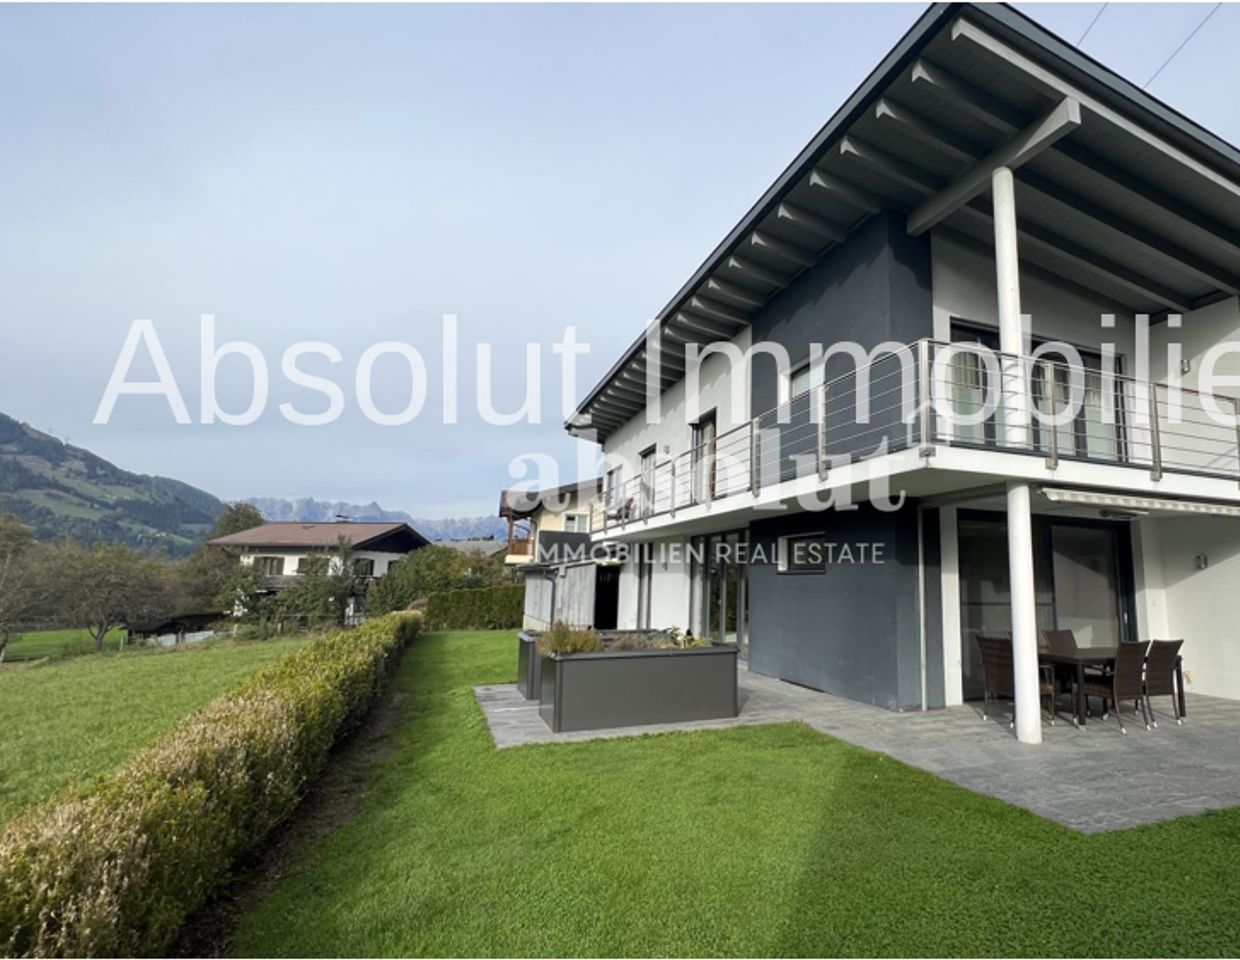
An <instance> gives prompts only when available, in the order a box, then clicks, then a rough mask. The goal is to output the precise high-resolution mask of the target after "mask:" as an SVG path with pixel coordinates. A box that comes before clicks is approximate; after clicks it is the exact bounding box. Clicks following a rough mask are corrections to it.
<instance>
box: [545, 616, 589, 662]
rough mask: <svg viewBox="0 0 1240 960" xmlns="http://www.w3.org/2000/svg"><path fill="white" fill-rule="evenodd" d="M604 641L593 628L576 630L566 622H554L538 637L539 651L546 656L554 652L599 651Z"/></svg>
mask: <svg viewBox="0 0 1240 960" xmlns="http://www.w3.org/2000/svg"><path fill="white" fill-rule="evenodd" d="M602 649H603V641H602V639H601V638H600V637H599V635H598V634H597V633H595V632H594V631H593V630H574V629H572V628H571V627H570V626H569V625H568V624H566V623H553V624H552V625H551V627H550V629H548V630H547V632H546V633H544V634H543V635H542V636H540V637H539V638H538V652H539V653H540V654H541V655H542V656H544V657H546V656H550V655H551V654H553V653H598V652H599V651H601V650H602Z"/></svg>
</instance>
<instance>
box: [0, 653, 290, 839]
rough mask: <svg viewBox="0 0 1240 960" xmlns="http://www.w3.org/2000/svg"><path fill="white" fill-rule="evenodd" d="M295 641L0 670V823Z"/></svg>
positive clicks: (81, 779) (98, 769)
mask: <svg viewBox="0 0 1240 960" xmlns="http://www.w3.org/2000/svg"><path fill="white" fill-rule="evenodd" d="M303 642H305V641H303V640H301V639H294V640H280V641H268V642H265V643H251V644H233V643H229V642H227V641H224V642H221V643H219V644H218V645H205V646H194V647H183V648H180V649H176V650H167V651H161V650H149V651H133V652H126V653H122V654H119V655H117V656H111V657H80V658H77V659H73V660H64V661H46V662H43V663H39V664H31V665H24V664H13V665H9V666H6V667H4V668H3V669H0V823H3V822H4V821H6V820H8V819H9V818H10V817H11V816H13V814H14V813H16V812H17V811H18V810H19V809H21V808H22V807H24V806H26V805H27V804H30V803H34V802H36V801H39V800H44V799H46V798H48V797H50V796H51V795H52V794H54V793H56V792H57V791H59V790H62V789H73V788H74V787H76V786H78V785H85V784H87V783H89V781H90V780H91V779H92V778H94V777H95V776H96V775H97V774H101V773H106V772H109V771H111V770H114V769H115V768H116V767H118V766H119V765H120V764H121V763H122V762H124V760H125V758H126V757H128V756H129V755H130V754H131V753H133V751H134V750H136V749H137V748H138V747H140V746H141V745H142V744H144V743H146V742H147V741H148V740H150V739H151V738H152V737H154V736H155V735H156V734H158V733H161V732H163V731H164V730H167V729H169V728H170V727H172V726H173V725H175V724H176V722H177V721H178V720H180V719H181V718H182V717H184V716H186V715H187V714H189V713H191V712H193V711H194V710H196V709H198V708H199V707H202V706H204V705H206V704H207V703H209V702H210V701H211V700H213V699H215V698H216V697H218V696H219V695H220V694H222V693H224V691H226V690H228V689H229V688H230V687H232V686H235V685H236V684H237V683H240V682H241V680H243V679H244V678H245V677H247V676H249V675H250V674H251V673H253V672H254V671H255V670H257V669H259V668H260V667H263V666H265V665H267V664H269V663H271V662H272V661H273V660H275V659H276V658H277V657H280V656H282V655H283V654H285V653H287V652H289V651H290V650H292V649H294V648H296V647H297V646H299V645H300V644H302V643H303Z"/></svg>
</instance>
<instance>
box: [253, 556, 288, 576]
mask: <svg viewBox="0 0 1240 960" xmlns="http://www.w3.org/2000/svg"><path fill="white" fill-rule="evenodd" d="M254 569H255V570H257V571H258V572H259V573H261V574H262V575H263V576H265V577H280V576H283V575H284V558H283V557H255V558H254Z"/></svg>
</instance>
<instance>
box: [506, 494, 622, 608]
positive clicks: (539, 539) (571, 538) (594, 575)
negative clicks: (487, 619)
mask: <svg viewBox="0 0 1240 960" xmlns="http://www.w3.org/2000/svg"><path fill="white" fill-rule="evenodd" d="M601 491H602V481H601V480H597V479H596V480H587V481H580V482H577V483H569V484H565V485H564V486H560V487H553V488H551V489H548V490H536V491H522V490H505V491H503V492H502V493H501V494H500V500H499V515H500V516H501V517H503V518H504V519H506V520H507V521H508V547H507V551H508V552H507V555H506V556H505V557H504V562H505V563H508V564H512V565H515V566H517V568H518V569H519V570H520V572H521V574H522V576H523V577H524V578H525V626H526V627H529V628H542V627H546V626H548V625H550V624H551V623H553V622H555V621H563V622H565V623H567V624H569V625H570V626H574V627H597V628H599V629H614V628H615V627H616V624H617V618H618V615H619V586H620V567H619V565H618V563H617V562H616V561H615V560H614V559H613V558H612V556H611V551H610V550H608V549H606V548H596V547H595V546H594V545H593V544H592V543H591V539H590V528H591V523H592V521H593V518H594V516H595V515H596V514H597V513H598V511H599V510H600V509H601V507H600V493H601Z"/></svg>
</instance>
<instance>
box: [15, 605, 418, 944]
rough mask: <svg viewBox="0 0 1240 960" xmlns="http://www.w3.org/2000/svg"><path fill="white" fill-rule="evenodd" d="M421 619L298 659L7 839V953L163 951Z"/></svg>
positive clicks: (272, 821)
mask: <svg viewBox="0 0 1240 960" xmlns="http://www.w3.org/2000/svg"><path fill="white" fill-rule="evenodd" d="M420 626H421V618H420V617H419V616H418V615H417V614H412V613H406V614H392V615H391V616H388V617H383V618H380V619H376V620H372V621H370V622H369V623H367V624H365V625H364V626H361V627H359V628H357V629H355V630H350V631H346V632H343V633H338V634H333V635H332V636H330V637H326V638H324V639H321V640H316V641H314V642H313V643H311V644H310V645H308V646H306V647H303V648H302V649H300V650H298V651H296V652H294V653H292V654H289V655H288V656H287V657H284V658H282V659H280V660H279V661H277V662H276V663H275V664H273V665H272V666H271V667H269V668H267V669H266V670H263V671H261V672H260V673H258V674H256V675H255V676H253V677H251V678H250V679H249V680H247V681H246V682H245V683H243V684H241V685H240V686H239V687H237V688H236V689H235V690H233V691H231V692H230V693H227V694H225V695H224V696H223V697H221V698H220V699H219V700H216V701H215V702H214V703H212V704H210V705H209V706H207V707H205V708H204V709H202V710H200V711H199V712H198V713H195V714H193V715H192V716H190V717H187V718H186V719H185V720H184V721H182V722H181V724H180V725H178V726H177V727H176V728H175V729H173V730H171V731H169V732H168V733H167V734H165V735H164V736H162V737H159V738H158V739H156V740H155V741H154V742H152V743H151V744H149V745H148V746H146V747H144V748H143V749H142V750H140V751H139V752H138V753H136V754H135V755H134V756H133V757H132V758H131V759H130V760H129V762H128V763H126V765H125V766H124V767H123V768H122V769H121V770H120V771H119V772H118V773H116V774H113V775H111V776H109V777H106V778H103V779H102V780H100V781H99V783H98V784H97V785H96V787H95V788H94V789H92V790H91V791H90V792H89V793H88V794H87V795H86V796H83V797H81V798H78V799H72V800H68V801H61V802H56V801H52V802H48V803H45V804H41V805H39V806H36V807H33V808H31V809H30V810H28V811H26V812H25V813H24V814H22V815H20V816H19V817H18V818H17V819H16V820H14V821H12V822H11V823H10V824H9V826H8V828H7V829H6V830H5V832H4V836H3V837H2V838H0V955H24V956H134V955H138V956H159V955H163V954H164V951H165V950H166V948H167V947H168V945H169V944H171V942H172V941H173V939H174V938H175V937H176V935H177V932H178V931H179V929H180V927H181V925H182V923H183V922H184V921H185V919H186V918H187V917H188V916H189V915H190V914H191V913H192V912H193V911H195V910H196V909H198V908H199V907H200V906H202V904H203V903H204V902H205V901H206V900H207V898H208V897H209V896H210V895H211V894H212V892H214V890H215V889H216V888H217V887H218V886H219V885H220V884H221V883H222V882H223V881H224V880H225V879H227V877H228V875H229V871H230V869H231V867H232V865H233V863H234V862H235V861H236V859H237V857H238V856H239V855H240V854H241V853H242V852H243V851H245V850H246V849H247V848H249V847H251V846H253V845H254V844H255V843H257V842H258V841H260V840H261V839H262V838H263V837H264V836H265V835H266V834H267V833H268V832H269V831H270V830H271V829H272V827H274V826H275V825H276V824H278V823H279V822H280V821H281V820H282V819H284V818H285V817H286V816H287V815H288V814H289V813H290V811H292V809H293V808H294V807H295V806H296V805H297V803H298V801H299V800H300V799H301V797H302V794H303V793H304V791H305V789H306V787H307V785H308V784H309V783H310V781H311V780H312V779H313V778H314V777H315V775H316V774H317V773H318V772H319V771H320V770H321V769H322V767H323V765H324V763H325V761H326V760H327V755H328V751H329V750H330V749H331V747H332V744H333V743H335V741H336V740H337V739H338V738H339V736H340V734H341V733H342V732H343V731H345V730H347V729H348V728H349V727H351V726H352V725H354V724H356V723H357V722H359V721H360V720H361V719H362V717H364V716H365V714H366V712H367V710H369V709H370V707H371V705H372V704H373V703H374V700H375V698H376V696H377V695H378V693H379V692H380V690H381V688H382V686H383V683H384V681H385V679H386V677H387V674H388V672H389V667H390V665H391V664H392V662H393V656H394V655H395V654H396V653H397V652H398V651H399V650H400V648H401V647H403V646H404V645H405V644H407V643H409V642H410V641H411V640H413V638H414V637H415V636H416V635H417V633H418V631H419V628H420Z"/></svg>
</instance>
